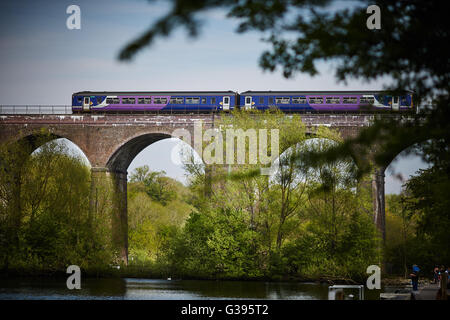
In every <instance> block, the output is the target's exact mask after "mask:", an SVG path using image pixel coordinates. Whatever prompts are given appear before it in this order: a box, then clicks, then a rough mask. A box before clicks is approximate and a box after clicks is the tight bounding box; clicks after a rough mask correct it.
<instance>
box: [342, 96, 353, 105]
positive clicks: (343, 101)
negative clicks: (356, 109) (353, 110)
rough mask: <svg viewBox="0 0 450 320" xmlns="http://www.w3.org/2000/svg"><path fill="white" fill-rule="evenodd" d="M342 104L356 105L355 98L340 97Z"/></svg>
mask: <svg viewBox="0 0 450 320" xmlns="http://www.w3.org/2000/svg"><path fill="white" fill-rule="evenodd" d="M342 103H344V104H356V103H357V99H356V97H342Z"/></svg>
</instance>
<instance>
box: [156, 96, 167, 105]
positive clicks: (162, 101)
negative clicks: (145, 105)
mask: <svg viewBox="0 0 450 320" xmlns="http://www.w3.org/2000/svg"><path fill="white" fill-rule="evenodd" d="M153 101H154V104H166V103H167V98H160V97H155V98H153Z"/></svg>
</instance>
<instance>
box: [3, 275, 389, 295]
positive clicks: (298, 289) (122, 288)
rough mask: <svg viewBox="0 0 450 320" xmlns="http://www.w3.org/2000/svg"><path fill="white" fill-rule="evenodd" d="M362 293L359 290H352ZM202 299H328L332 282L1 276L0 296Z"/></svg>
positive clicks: (373, 293)
mask: <svg viewBox="0 0 450 320" xmlns="http://www.w3.org/2000/svg"><path fill="white" fill-rule="evenodd" d="M384 291H385V290H384V289H382V290H381V291H380V290H367V289H366V290H365V292H364V295H365V299H366V300H373V299H379V293H380V292H384ZM348 294H353V295H354V296H355V297H358V292H357V291H354V292H350V291H349V292H348ZM7 299H14V300H16V299H17V300H36V299H38V300H59V299H67V300H77V299H101V300H111V299H112V300H114V299H117V300H124V299H125V300H181V299H183V300H184V299H191V300H202V299H284V300H327V299H328V285H327V284H320V283H298V282H263V281H212V280H160V279H135V278H125V279H120V278H114V279H96V278H90V279H82V281H81V289H79V290H76V289H74V290H69V289H67V287H66V279H64V278H60V279H54V278H20V279H19V278H13V279H11V278H0V300H7Z"/></svg>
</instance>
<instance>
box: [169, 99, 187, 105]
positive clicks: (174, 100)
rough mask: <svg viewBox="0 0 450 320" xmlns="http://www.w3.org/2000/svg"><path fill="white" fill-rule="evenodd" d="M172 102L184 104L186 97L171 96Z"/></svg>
mask: <svg viewBox="0 0 450 320" xmlns="http://www.w3.org/2000/svg"><path fill="white" fill-rule="evenodd" d="M170 103H171V104H183V103H184V98H170Z"/></svg>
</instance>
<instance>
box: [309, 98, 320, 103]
mask: <svg viewBox="0 0 450 320" xmlns="http://www.w3.org/2000/svg"><path fill="white" fill-rule="evenodd" d="M309 103H311V104H323V97H309Z"/></svg>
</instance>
